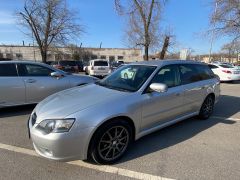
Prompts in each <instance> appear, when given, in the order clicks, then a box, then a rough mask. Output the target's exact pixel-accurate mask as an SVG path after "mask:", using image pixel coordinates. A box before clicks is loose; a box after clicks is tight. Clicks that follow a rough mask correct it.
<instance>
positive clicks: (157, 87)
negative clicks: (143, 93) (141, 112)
mask: <svg viewBox="0 0 240 180" xmlns="http://www.w3.org/2000/svg"><path fill="white" fill-rule="evenodd" d="M150 89H151V90H152V91H156V92H159V93H163V92H166V91H167V90H168V87H167V85H166V84H162V83H152V84H151V85H150Z"/></svg>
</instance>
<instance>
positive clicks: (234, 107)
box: [213, 95, 240, 118]
mask: <svg viewBox="0 0 240 180" xmlns="http://www.w3.org/2000/svg"><path fill="white" fill-rule="evenodd" d="M239 112H240V97H236V96H227V95H221V96H220V99H219V101H218V103H217V104H216V106H215V109H214V113H213V115H214V116H222V117H226V118H229V117H231V116H233V115H235V114H237V113H239ZM239 118H240V117H239Z"/></svg>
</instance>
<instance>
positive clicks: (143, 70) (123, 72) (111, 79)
mask: <svg viewBox="0 0 240 180" xmlns="http://www.w3.org/2000/svg"><path fill="white" fill-rule="evenodd" d="M156 68H157V67H156V66H146V65H125V66H122V67H121V68H119V69H117V70H116V71H115V72H114V73H112V74H111V75H110V76H108V77H106V78H105V79H103V80H100V81H98V82H97V83H96V84H98V85H100V86H104V87H107V88H110V89H115V90H119V91H129V92H135V91H137V90H138V89H140V87H141V86H142V85H143V84H144V83H145V82H146V80H147V79H148V78H149V76H150V75H151V74H152V73H153V72H154V70H155V69H156Z"/></svg>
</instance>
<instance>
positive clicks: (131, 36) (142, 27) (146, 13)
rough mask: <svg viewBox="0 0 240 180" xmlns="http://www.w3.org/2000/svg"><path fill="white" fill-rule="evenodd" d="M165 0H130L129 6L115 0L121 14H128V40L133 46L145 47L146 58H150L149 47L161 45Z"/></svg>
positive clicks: (119, 0)
mask: <svg viewBox="0 0 240 180" xmlns="http://www.w3.org/2000/svg"><path fill="white" fill-rule="evenodd" d="M164 2H165V1H164V0H130V1H128V4H127V5H126V6H127V7H124V5H122V4H121V0H115V7H116V9H117V12H118V13H119V14H120V15H127V17H128V29H127V30H126V36H127V41H128V43H129V44H130V45H132V46H133V47H138V46H141V47H144V60H148V54H149V48H151V47H153V46H156V45H159V38H160V32H159V28H160V25H159V23H160V14H161V7H162V5H163V3H164Z"/></svg>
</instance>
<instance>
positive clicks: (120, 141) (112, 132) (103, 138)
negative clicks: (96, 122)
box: [89, 119, 132, 164]
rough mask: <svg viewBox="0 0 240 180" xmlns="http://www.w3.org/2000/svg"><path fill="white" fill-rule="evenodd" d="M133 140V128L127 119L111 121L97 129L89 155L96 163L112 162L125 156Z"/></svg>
mask: <svg viewBox="0 0 240 180" xmlns="http://www.w3.org/2000/svg"><path fill="white" fill-rule="evenodd" d="M131 140H132V129H131V126H130V125H129V124H128V123H127V122H126V121H122V120H119V119H118V120H114V121H111V122H109V123H106V124H104V125H103V126H101V127H100V128H99V129H98V130H97V131H96V133H95V135H94V137H93V139H92V141H91V145H90V151H89V156H90V158H91V159H92V160H94V161H95V162H96V163H99V164H112V163H114V162H116V161H117V160H119V159H120V158H121V157H122V156H123V154H124V153H125V152H126V150H127V148H128V146H129V144H130V142H131Z"/></svg>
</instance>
